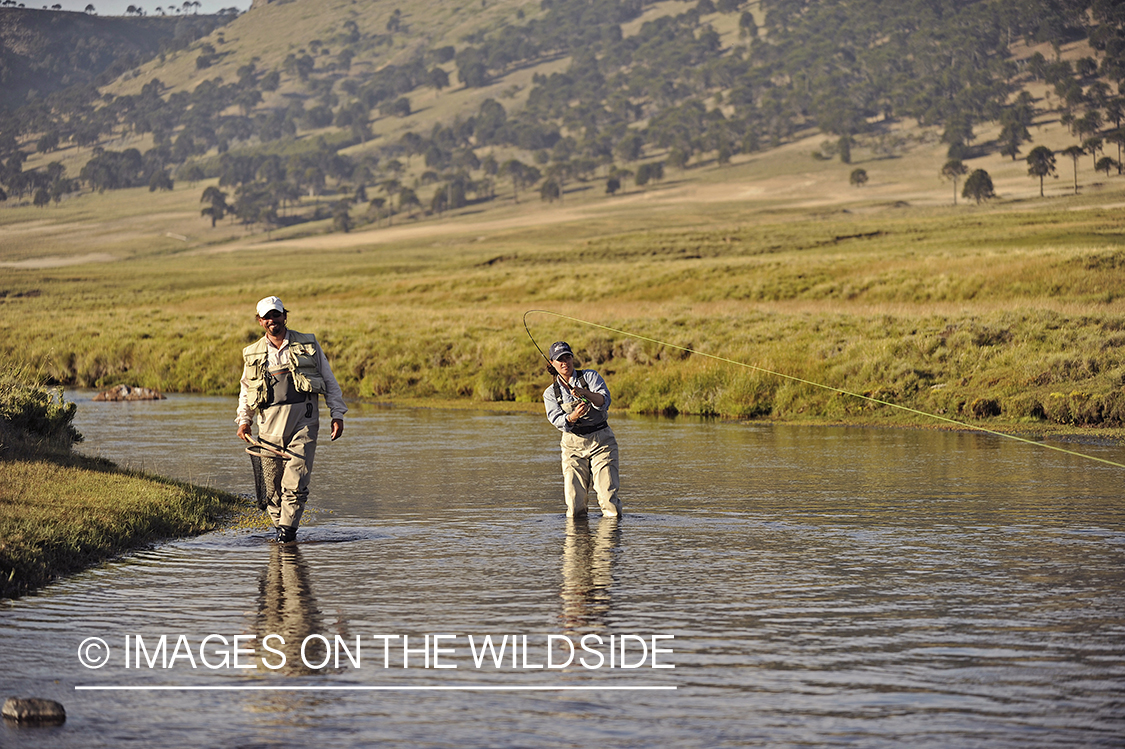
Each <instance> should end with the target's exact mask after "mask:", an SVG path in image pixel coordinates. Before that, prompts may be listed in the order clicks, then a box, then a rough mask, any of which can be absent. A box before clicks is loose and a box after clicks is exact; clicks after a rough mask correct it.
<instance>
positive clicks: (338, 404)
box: [316, 342, 348, 441]
mask: <svg viewBox="0 0 1125 749" xmlns="http://www.w3.org/2000/svg"><path fill="white" fill-rule="evenodd" d="M316 359H317V361H316V366H317V368H318V369H319V370H320V376H321V377H322V378H324V389H325V391H326V392H325V393H324V402H325V403H327V404H328V413H329V414H330V415H331V418H332V436H331V439H332V440H333V441H335V440H337V439H339V438H340V435H342V434H343V433H344V414H346V413H347V412H348V407H347V405H346V404H345V403H344V392H343V391H342V390H341V389H340V383H338V382H336V375H334V374H332V365H330V364H329V363H328V357H327V356H325V355H324V349H322V348H321V347H320V344H319V342H318V343H317V347H316Z"/></svg>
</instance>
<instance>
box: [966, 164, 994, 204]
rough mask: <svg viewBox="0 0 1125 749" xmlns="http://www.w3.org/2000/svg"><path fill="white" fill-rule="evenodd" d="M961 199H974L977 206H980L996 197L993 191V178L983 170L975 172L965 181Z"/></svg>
mask: <svg viewBox="0 0 1125 749" xmlns="http://www.w3.org/2000/svg"><path fill="white" fill-rule="evenodd" d="M961 197H963V198H972V199H973V200H975V201H976V202H977V205H980V202H981V201H982V200H988V199H989V198H994V197H996V193H995V191H993V189H992V177H989V176H988V172H986V171H985V170H983V169H977V170H975V171H974V172H973V173H972V174H970V175H969V178H968V179H967V180H965V189H964V190H963V191H962V192H961Z"/></svg>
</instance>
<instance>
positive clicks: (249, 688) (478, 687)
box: [74, 684, 679, 692]
mask: <svg viewBox="0 0 1125 749" xmlns="http://www.w3.org/2000/svg"><path fill="white" fill-rule="evenodd" d="M74 689H75V691H78V690H84V691H103V692H110V691H116V692H124V691H132V692H326V691H338V692H348V691H351V692H380V691H381V692H568V691H569V692H595V691H606V690H612V691H619V692H620V691H646V690H647V691H654V690H674V689H679V687H674V686H656V687H648V686H604V687H592V686H591V687H565V686H564V687H557V686H527V687H512V686H506V687H505V686H488V685H484V684H472V685H467V686H444V687H433V686H416V687H410V686H401V687H394V686H374V687H371V686H253V685H245V686H196V687H191V686H152V687H134V686H115V685H105V686H84V685H76V686H75V687H74Z"/></svg>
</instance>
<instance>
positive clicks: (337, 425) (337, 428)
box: [332, 419, 344, 442]
mask: <svg viewBox="0 0 1125 749" xmlns="http://www.w3.org/2000/svg"><path fill="white" fill-rule="evenodd" d="M343 433H344V420H343V419H333V420H332V441H333V442H335V441H336V440H338V439H340V435H342V434H343Z"/></svg>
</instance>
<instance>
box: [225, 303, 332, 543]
mask: <svg viewBox="0 0 1125 749" xmlns="http://www.w3.org/2000/svg"><path fill="white" fill-rule="evenodd" d="M257 312H258V315H257V320H258V324H259V325H261V326H262V329H263V330H265V331H266V334H265V335H264V336H263V337H262V339H261V340H260V341H258V342H257V343H253V344H251V345H249V346H247V347H246V348H244V349H242V364H243V366H242V380H241V383H242V389H241V392H240V393H239V395H238V418H237V419H236V421H237V422H238V432H237V433H236V434H237V435H238V437H239V438H240V439H243V440H246V441H247V442H249V441H250V424H251V422H252V421H253V419H254V414H255V413H257V415H258V437H259V438H260V439H262V440H263V441H265V442H270V443H272V444H274V445H278V446H280V447H283V448H284V449H285V451H286V452H287V453H289V455H290V459H289V460H287V461H285V472H284V474H282V477H281V496H280V497H270V498H269V505H268V506H267V508H266V509H267V510H268V512H269V514H270V519H271V520H272V521H273V524H274V527H276V528H277V540H278V542H280V543H287V542H289V541H293V540H295V539H296V538H297V526H298V525H299V524H300V522H301V514H302V513H303V512H304V511H305V501H306V500H307V499H308V496H309V474H310V473H311V472H312V466H313V456H314V455H315V454H316V438H317V434H318V433H319V431H320V402H319V400H318V398H317V395H319V394H323V395H324V401H325V403H327V404H328V410H329V412H330V413H331V415H332V439H333V440H335V439H336V438H338V437H339V436H340V435H341V434H343V433H344V414H345V413H347V412H348V408H347V406H345V405H344V396H343V393H341V392H340V386H339V384H337V382H336V378H335V377H334V376H333V374H332V368H331V367H329V366H328V359H327V358H325V356H324V351H322V350H321V348H320V344H319V343H317V341H316V337H315V336H313V335H310V334H307V333H298V332H297V331H295V330H289V329H288V328H287V327H286V322H287V320H288V313H287V312H286V311H285V307H284V305H282V303H281V300H280V299H278V298H277V297H275V296H268V297H266V298H265V299H263V300H262V301H260V302H258V310H257Z"/></svg>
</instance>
